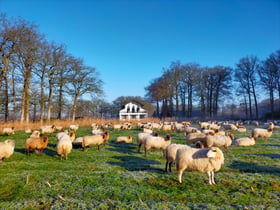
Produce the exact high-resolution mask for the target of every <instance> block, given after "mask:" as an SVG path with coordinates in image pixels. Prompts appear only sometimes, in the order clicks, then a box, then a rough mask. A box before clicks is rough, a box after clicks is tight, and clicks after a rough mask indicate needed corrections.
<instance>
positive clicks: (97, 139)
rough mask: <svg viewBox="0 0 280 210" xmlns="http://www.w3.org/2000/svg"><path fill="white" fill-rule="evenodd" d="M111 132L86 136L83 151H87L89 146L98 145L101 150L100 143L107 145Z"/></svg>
mask: <svg viewBox="0 0 280 210" xmlns="http://www.w3.org/2000/svg"><path fill="white" fill-rule="evenodd" d="M108 136H109V133H108V132H105V133H104V134H103V135H93V136H84V137H83V142H82V147H83V151H85V149H86V147H87V146H93V145H97V147H98V150H100V145H101V144H104V145H106V141H107V140H108Z"/></svg>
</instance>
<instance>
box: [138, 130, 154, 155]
mask: <svg viewBox="0 0 280 210" xmlns="http://www.w3.org/2000/svg"><path fill="white" fill-rule="evenodd" d="M148 136H157V134H152V133H138V134H137V138H136V142H137V151H138V152H140V149H141V145H142V144H144V141H145V140H146V138H147V137H148Z"/></svg>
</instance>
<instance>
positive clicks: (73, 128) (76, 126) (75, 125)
mask: <svg viewBox="0 0 280 210" xmlns="http://www.w3.org/2000/svg"><path fill="white" fill-rule="evenodd" d="M69 129H70V130H72V131H75V132H76V131H77V130H78V129H79V125H78V124H73V125H70V126H69Z"/></svg>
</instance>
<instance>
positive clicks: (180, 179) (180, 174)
mask: <svg viewBox="0 0 280 210" xmlns="http://www.w3.org/2000/svg"><path fill="white" fill-rule="evenodd" d="M182 175H183V170H180V171H178V180H179V183H182Z"/></svg>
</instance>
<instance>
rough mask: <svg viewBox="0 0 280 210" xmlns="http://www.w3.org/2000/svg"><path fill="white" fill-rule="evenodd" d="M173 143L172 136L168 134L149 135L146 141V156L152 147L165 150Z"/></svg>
mask: <svg viewBox="0 0 280 210" xmlns="http://www.w3.org/2000/svg"><path fill="white" fill-rule="evenodd" d="M169 144H171V136H170V135H166V137H165V138H163V137H161V136H148V137H147V138H146V139H145V141H144V149H145V156H147V151H148V150H150V149H151V148H153V149H161V150H163V152H164V150H165V148H166V147H167V146H168V145H169Z"/></svg>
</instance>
